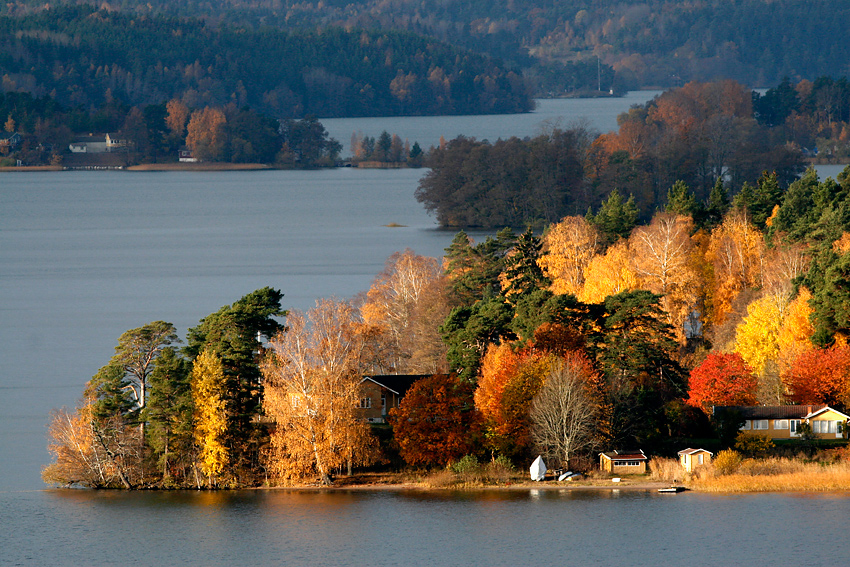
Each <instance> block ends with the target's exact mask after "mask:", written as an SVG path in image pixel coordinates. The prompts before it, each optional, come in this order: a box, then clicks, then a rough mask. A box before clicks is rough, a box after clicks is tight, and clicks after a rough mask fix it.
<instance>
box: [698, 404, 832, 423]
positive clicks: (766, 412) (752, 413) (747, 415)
mask: <svg viewBox="0 0 850 567" xmlns="http://www.w3.org/2000/svg"><path fill="white" fill-rule="evenodd" d="M828 407H829V406H825V405H805V406H714V408H713V409H712V413H713V414H714V415H716V416H720V415H721V414H723V413H728V412H738V413H739V414H740V416H741V419H749V420H753V419H804V418H806V417H808V416H809V415H810V414H812V413H820V412H821V411H823V410H825V409H827V408H828Z"/></svg>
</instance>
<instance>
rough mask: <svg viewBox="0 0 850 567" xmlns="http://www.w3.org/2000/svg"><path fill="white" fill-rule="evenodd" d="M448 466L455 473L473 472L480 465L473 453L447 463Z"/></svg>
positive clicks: (475, 471) (477, 469) (476, 470)
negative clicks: (449, 463)
mask: <svg viewBox="0 0 850 567" xmlns="http://www.w3.org/2000/svg"><path fill="white" fill-rule="evenodd" d="M449 468H450V469H451V470H452V471H453V472H455V473H457V474H475V473H477V472H478V471H479V469H480V468H481V467H480V465H479V464H478V459H477V458H476V457H475V455H466V456H464V457H461V459H460V460H459V461H456V462H454V463H452V464H451V465H449Z"/></svg>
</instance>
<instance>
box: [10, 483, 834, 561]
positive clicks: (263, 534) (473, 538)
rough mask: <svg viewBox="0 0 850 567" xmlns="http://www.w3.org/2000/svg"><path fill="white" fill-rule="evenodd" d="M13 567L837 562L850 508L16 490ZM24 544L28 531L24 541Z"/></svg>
mask: <svg viewBox="0 0 850 567" xmlns="http://www.w3.org/2000/svg"><path fill="white" fill-rule="evenodd" d="M5 500H6V503H5V504H6V505H5V506H3V508H2V509H0V519H1V520H2V522H3V526H4V528H6V527H8V526H13V529H12V530H11V532H10V531H9V530H8V529H4V530H2V531H0V563H3V564H4V565H6V564H9V565H15V564H22V565H127V564H129V565H185V564H190V565H212V566H219V565H221V566H225V565H269V564H271V565H320V566H332V565H340V566H341V565H351V566H359V565H377V566H383V565H388V566H389V565H405V566H418V565H458V566H465V565H481V566H502V565H504V566H513V565H528V564H542V565H648V566H658V565H680V564H681V563H682V561H683V555H688V558H687V564H688V565H769V564H777V565H800V564H805V565H814V566H820V565H835V564H837V562H838V561H840V559H838V558H840V557H843V556H844V555H845V552H846V537H845V534H844V531H845V530H844V525H845V520H846V517H847V513H848V512H850V499H848V498H846V497H843V496H835V495H816V496H803V495H782V496H779V495H760V496H737V497H727V496H707V495H698V494H679V495H659V494H657V493H650V492H628V491H623V492H620V493H612V492H605V493H587V492H567V491H563V492H550V491H524V492H509V493H480V492H474V493H429V492H423V493H419V492H412V493H404V492H334V493H323V492H263V491H252V492H235V493H214V494H205V493H189V492H177V493H165V494H158V493H151V494H126V493H121V492H83V491H47V492H38V493H17V494H13V495H9V496H7V497H6V498H5ZM23 534H26V535H24V536H23V537H22V535H23Z"/></svg>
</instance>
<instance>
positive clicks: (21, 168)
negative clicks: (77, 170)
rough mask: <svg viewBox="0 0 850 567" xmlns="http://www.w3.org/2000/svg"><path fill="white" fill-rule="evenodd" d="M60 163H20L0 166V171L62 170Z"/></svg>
mask: <svg viewBox="0 0 850 567" xmlns="http://www.w3.org/2000/svg"><path fill="white" fill-rule="evenodd" d="M62 169H63V168H62V166H61V165H22V166H12V167H0V172H4V171H62Z"/></svg>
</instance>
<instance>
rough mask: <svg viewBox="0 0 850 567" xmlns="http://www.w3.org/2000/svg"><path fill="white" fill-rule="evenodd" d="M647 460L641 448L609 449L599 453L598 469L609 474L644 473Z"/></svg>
mask: <svg viewBox="0 0 850 567" xmlns="http://www.w3.org/2000/svg"><path fill="white" fill-rule="evenodd" d="M647 460H648V459H647V457H646V455H644V454H643V451H641V450H638V451H609V452H607V453H599V469H600V470H603V471H607V472H609V473H611V474H644V473H646V462H647Z"/></svg>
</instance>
